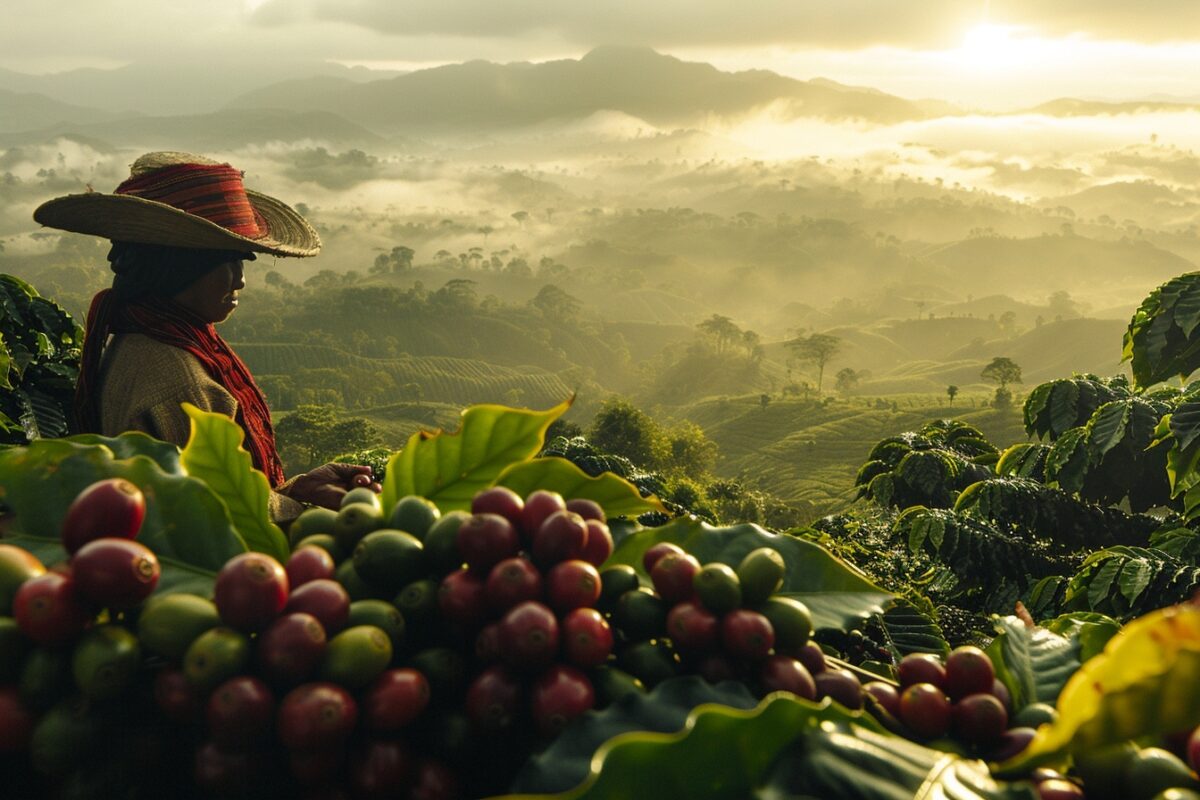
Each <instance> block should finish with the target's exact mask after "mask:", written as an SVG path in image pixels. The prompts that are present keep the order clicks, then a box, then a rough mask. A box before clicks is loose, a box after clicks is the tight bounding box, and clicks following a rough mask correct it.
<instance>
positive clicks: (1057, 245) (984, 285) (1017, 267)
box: [925, 235, 1196, 298]
mask: <svg viewBox="0 0 1200 800" xmlns="http://www.w3.org/2000/svg"><path fill="white" fill-rule="evenodd" d="M925 257H926V259H927V260H928V261H930V262H932V263H934V264H937V265H939V266H941V267H943V268H945V269H946V270H947V271H948V274H949V275H951V276H953V279H954V280H956V281H958V282H961V285H963V286H969V287H970V289H971V291H974V292H976V293H985V294H993V293H995V294H1001V293H1006V292H1007V293H1010V294H1011V293H1013V291H1014V289H1013V287H1014V285H1015V286H1028V287H1033V286H1038V285H1040V286H1043V287H1045V288H1044V292H1045V295H1048V294H1050V293H1051V292H1053V291H1055V290H1057V289H1068V290H1069V289H1071V288H1076V289H1078V287H1079V286H1088V287H1089V288H1090V289H1092V291H1094V292H1096V294H1102V293H1105V292H1107V293H1109V294H1111V295H1112V296H1113V297H1114V298H1117V297H1121V296H1123V295H1126V296H1127V295H1129V294H1135V293H1137V292H1144V291H1145V287H1147V286H1157V285H1158V284H1160V283H1162V282H1163V281H1166V280H1168V279H1170V278H1173V277H1174V276H1176V275H1180V274H1182V273H1184V272H1190V271H1192V270H1194V269H1196V266H1195V265H1194V264H1193V263H1192V262H1190V261H1188V260H1187V259H1184V258H1181V257H1179V256H1177V255H1175V254H1174V253H1169V252H1167V251H1166V250H1163V249H1161V248H1158V247H1155V246H1154V245H1153V244H1151V243H1150V242H1147V241H1144V240H1140V239H1122V240H1120V241H1099V240H1097V239H1091V238H1088V237H1084V236H1075V235H1065V236H1064V235H1049V236H1034V237H1030V238H1005V237H999V236H980V237H977V238H972V239H964V240H962V241H958V242H954V243H953V244H949V245H946V246H945V247H942V248H940V249H937V250H935V251H933V252H930V253H928V254H927V255H926V256H925ZM1051 264H1053V265H1054V266H1055V270H1054V276H1053V278H1048V277H1047V274H1046V269H1047V265H1051ZM1045 295H1043V296H1045Z"/></svg>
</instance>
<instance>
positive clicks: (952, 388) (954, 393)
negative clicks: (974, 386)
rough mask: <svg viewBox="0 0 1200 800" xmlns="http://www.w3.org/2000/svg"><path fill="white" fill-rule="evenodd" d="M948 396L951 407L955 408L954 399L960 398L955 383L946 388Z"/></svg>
mask: <svg viewBox="0 0 1200 800" xmlns="http://www.w3.org/2000/svg"><path fill="white" fill-rule="evenodd" d="M946 396H947V397H949V398H950V407H951V408H954V398H955V397H958V387H957V386H955V385H954V384H953V383H952V384H950V385H949V386H947V387H946Z"/></svg>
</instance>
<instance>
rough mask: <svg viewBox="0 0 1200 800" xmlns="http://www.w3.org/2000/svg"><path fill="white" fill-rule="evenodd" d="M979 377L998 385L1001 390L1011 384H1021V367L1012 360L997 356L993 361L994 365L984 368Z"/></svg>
mask: <svg viewBox="0 0 1200 800" xmlns="http://www.w3.org/2000/svg"><path fill="white" fill-rule="evenodd" d="M979 377H981V378H983V379H984V380H988V381H991V382H992V383H998V384H1000V388H1001V389H1004V388H1007V386H1008V384H1010V383H1020V382H1021V367H1020V366H1018V365H1017V362H1015V361H1013V360H1012V359H1011V358H1005V357H1004V356H996V357H995V358H993V359H992V363H990V364H988V365H987V366H986V367H984V368H983V371H982V372H980V373H979Z"/></svg>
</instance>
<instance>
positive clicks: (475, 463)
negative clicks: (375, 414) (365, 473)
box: [381, 400, 572, 513]
mask: <svg viewBox="0 0 1200 800" xmlns="http://www.w3.org/2000/svg"><path fill="white" fill-rule="evenodd" d="M571 402H572V400H566V401H564V402H562V403H560V404H559V405H557V406H555V407H554V408H551V409H550V410H548V411H528V410H524V409H514V408H506V407H504V406H496V405H477V406H471V407H470V408H468V409H466V410H465V411H464V412H463V419H462V426H461V427H460V428H459V430H458V431H456V432H455V433H446V432H445V431H437V432H434V433H429V432H427V431H419V432H417V433H414V434H413V435H412V436H411V437H409V440H408V443H407V444H406V445H405V446H404V449H403V450H401V451H400V452H398V453H396V454H395V455H394V456H392V458H391V459H390V460H389V461H388V467H387V477H386V478H385V479H384V483H383V497H382V498H381V500H382V502H383V506H384V508H391V507H392V506H393V505H394V504H395V503H396V501H397V500H399V499H400V498H401V497H404V496H405V495H410V494H414V495H418V496H420V497H425V498H427V499H429V500H432V501H433V502H435V503H437V506H438V508H440V509H441V510H442V512H443V513H445V512H447V511H455V510H465V509H468V508H470V505H471V498H472V497H474V496H475V493H476V492H478V491H479V490H480V489H485V488H487V487H488V486H491V485H492V484H493V483H494V482H495V481H496V479H497V478H498V477H499V476H500V473H502V472H503V471H504V470H505V469H507V468H509V467H510V466H512V465H513V464H517V463H519V462H521V461H526V460H528V459H530V458H533V456H534V455H536V454H537V452H538V451H539V450H540V449H541V448H542V442H543V440H544V439H545V436H546V429H547V428H548V427H550V423H551V422H553V421H554V420H556V419H558V418H559V417H560V416H562V415H563V413H564V412H565V411H566V410H567V409H568V408H569V407H570V405H571Z"/></svg>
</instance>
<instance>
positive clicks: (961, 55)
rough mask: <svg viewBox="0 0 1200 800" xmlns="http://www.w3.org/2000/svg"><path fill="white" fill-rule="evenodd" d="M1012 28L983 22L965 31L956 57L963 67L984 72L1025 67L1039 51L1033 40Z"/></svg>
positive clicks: (1017, 28) (1019, 29)
mask: <svg viewBox="0 0 1200 800" xmlns="http://www.w3.org/2000/svg"><path fill="white" fill-rule="evenodd" d="M1021 32H1022V29H1021V28H1019V27H1017V26H1014V25H996V24H993V23H990V22H985V23H982V24H980V25H976V26H975V27H974V28H971V29H970V30H969V31H967V33H966V35H965V36H964V37H963V43H962V47H960V48H959V49H958V52H957V53H956V57H957V60H958V61H960V62H961V63H962V64H963V65H964V66H967V67H971V68H973V69H978V70H984V71H998V70H1007V69H1012V68H1014V67H1020V66H1026V65H1028V64H1029V62H1030V61H1031V60H1032V59H1034V58H1035V57H1036V56H1037V55H1038V51H1039V50H1040V49H1041V48H1040V47H1039V43H1038V41H1037V40H1036V39H1032V38H1030V37H1027V36H1022V35H1020V34H1021Z"/></svg>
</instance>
